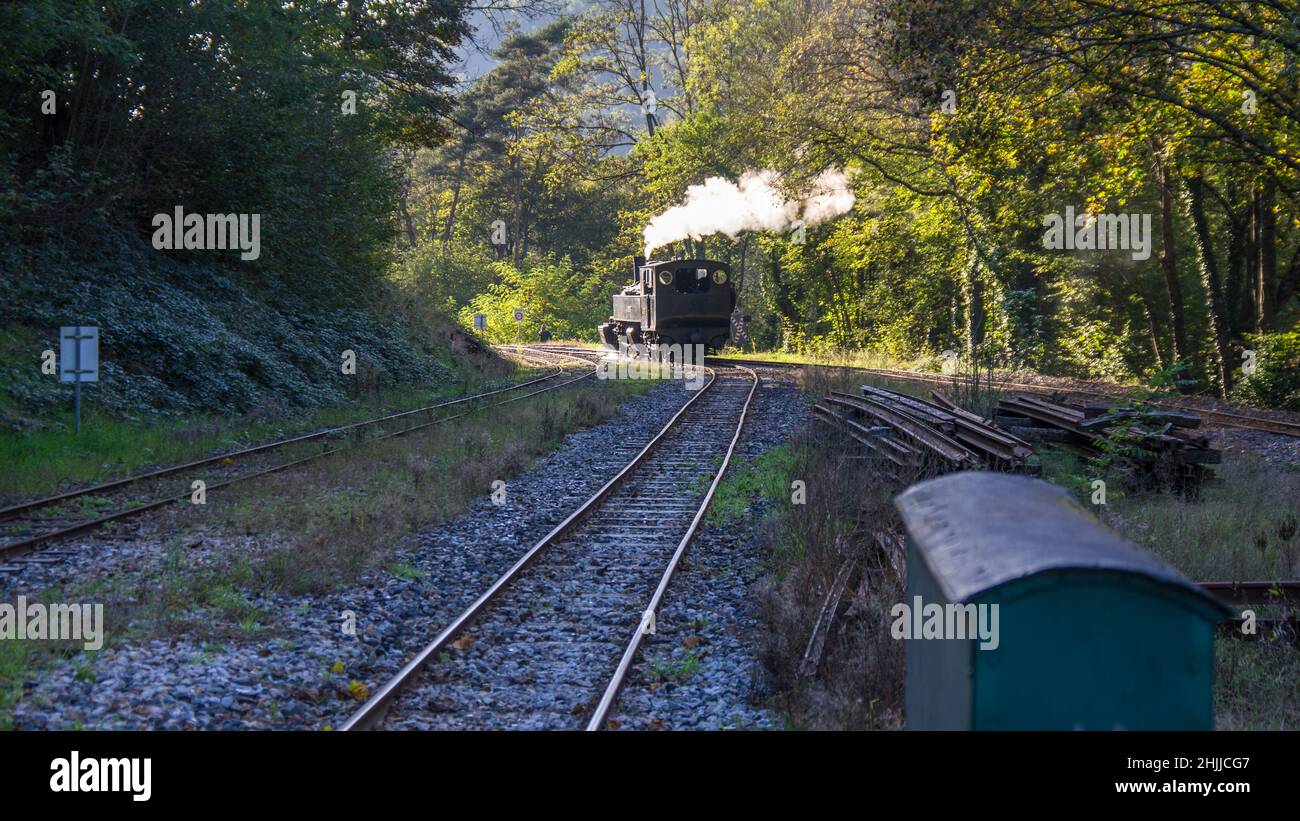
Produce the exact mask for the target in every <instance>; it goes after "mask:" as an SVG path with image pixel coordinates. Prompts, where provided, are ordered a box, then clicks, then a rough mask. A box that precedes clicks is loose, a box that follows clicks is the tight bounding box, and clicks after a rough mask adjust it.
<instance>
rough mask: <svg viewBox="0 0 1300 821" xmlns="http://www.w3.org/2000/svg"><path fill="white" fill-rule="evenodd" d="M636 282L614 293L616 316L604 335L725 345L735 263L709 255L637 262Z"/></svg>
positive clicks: (615, 339)
mask: <svg viewBox="0 0 1300 821" xmlns="http://www.w3.org/2000/svg"><path fill="white" fill-rule="evenodd" d="M632 267H633V275H634V277H635V281H634V282H633V283H632V284H631V285H629V286H627V287H626V288H624V289H623V292H622V293H619V294H615V295H614V315H613V316H611V317H610V318H609V321H608V322H606V323H605V324H603V325H601V326H600V327H599V328H598V330H599V331H600V338H601V340H602V341H603V342H604V343H605V344H606V345H608V346H610V347H611V348H617V347H619V346H620V345H704V346H706V347H708V348H710V349H712V350H718V349H720V348H721V347H722V346H723V345H725V344H727V340H728V339H729V338H730V332H731V324H730V323H731V313H732V311H734V310H735V309H736V289H735V287H734V286H733V285H732V284H731V267H730V266H729V265H727V264H726V263H723V262H714V261H712V260H707V259H674V260H655V261H651V262H646V261H645V258H644V257H637V258H636V260H635V262H634V263H633V266H632Z"/></svg>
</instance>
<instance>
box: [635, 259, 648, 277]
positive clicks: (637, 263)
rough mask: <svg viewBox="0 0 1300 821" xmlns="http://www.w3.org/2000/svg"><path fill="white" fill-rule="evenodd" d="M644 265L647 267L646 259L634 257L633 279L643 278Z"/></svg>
mask: <svg viewBox="0 0 1300 821" xmlns="http://www.w3.org/2000/svg"><path fill="white" fill-rule="evenodd" d="M642 265H645V257H632V279H636V278H637V277H639V276H641V266H642Z"/></svg>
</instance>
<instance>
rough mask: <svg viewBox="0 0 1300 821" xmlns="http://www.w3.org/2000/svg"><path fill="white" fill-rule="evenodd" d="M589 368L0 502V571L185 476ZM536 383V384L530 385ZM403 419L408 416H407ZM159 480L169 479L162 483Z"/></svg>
mask: <svg viewBox="0 0 1300 821" xmlns="http://www.w3.org/2000/svg"><path fill="white" fill-rule="evenodd" d="M511 353H514V354H516V355H519V356H521V357H522V358H525V359H528V360H531V361H532V362H533V363H534V364H537V363H539V361H540V362H544V363H545V364H546V365H547V366H553V365H554V364H555V362H556V360H557V359H567V360H569V361H570V362H571V363H572V362H580V363H582V364H584V365H586V364H588V363H587V360H586V359H584V358H582V357H578V356H573V355H569V354H564V353H561V352H555V351H541V352H529V351H523V352H519V351H512V352H511ZM547 360H549V361H547ZM592 373H594V371H593V372H587V373H584V374H583V375H581V376H578V377H574V378H570V379H561V380H560V381H558V382H556V381H554V380H556V379H559V377H561V376H564V375H565V374H566V371H565V369H564V368H563V367H556V369H555V370H554V371H553V372H551V373H548V374H546V375H544V376H540V377H537V378H534V379H529V380H526V381H524V382H520V383H517V384H514V385H508V386H506V387H504V388H496V389H493V390H489V391H482V392H479V393H476V394H471V395H468V396H462V397H457V398H456V399H449V400H446V401H444V402H438V403H435V404H432V405H427V406H424V407H421V408H415V409H412V410H408V411H401V412H399V413H393V414H387V415H384V416H379V417H375V418H373V419H366V420H362V421H359V422H354V423H351V424H348V425H343V426H340V427H335V428H328V429H325V430H320V431H315V432H313V433H307V434H303V435H300V436H294V437H290V438H287V439H281V440H278V441H275V442H268V443H265V444H262V445H256V446H253V447H249V448H243V449H241V450H237V451H233V452H229V453H223V454H219V455H216V456H211V457H207V458H204V459H199V460H195V461H192V462H187V463H185V464H181V465H173V466H170V467H166V468H162V469H159V470H154V471H149V472H146V473H140V474H136V475H133V476H127V477H124V478H122V479H116V480H113V481H111V482H103V483H100V484H97V485H93V486H90V487H85V488H79V489H77V490H72V491H68V492H65V493H59V494H55V495H51V496H46V497H42V498H39V499H33V500H30V501H26V502H22V503H19V504H15V505H11V506H9V507H6V508H4V509H0V572H12V571H15V570H18V569H20V568H21V564H14V562H15V561H18V562H57V561H59V560H60V559H61V557H62V555H64V554H62V553H60V552H58V551H54V550H49V549H45V550H41V548H43V547H47V546H48V545H50V544H52V543H54V542H57V541H59V540H61V539H65V538H68V537H70V536H75V535H77V534H79V533H85V532H88V531H91V530H94V529H95V528H98V527H100V526H101V525H105V524H108V523H110V522H115V521H119V520H122V519H127V518H130V517H133V516H138V515H140V514H142V513H145V512H147V511H150V510H156V509H158V508H160V507H163V506H164V505H169V504H173V503H176V502H180V501H184V500H186V499H188V498H190V496H191V493H192V492H193V491H192V485H191V480H192V479H196V478H197V479H201V480H202V481H203V482H204V485H205V486H204V492H205V493H206V492H207V491H213V490H219V489H222V488H225V487H229V486H231V485H234V484H237V483H240V482H246V481H249V480H251V479H256V478H259V477H262V476H267V475H269V474H272V473H278V472H280V471H284V470H288V469H291V468H294V467H298V466H300V465H304V464H307V463H309V462H314V461H317V460H320V459H324V458H325V457H327V456H330V455H333V454H335V453H338V452H339V451H341V450H344V449H345V448H348V447H353V446H356V445H358V444H367V443H372V442H379V441H383V440H385V439H391V438H394V437H398V436H405V435H406V434H409V433H413V432H415V431H418V430H423V429H426V428H429V427H432V426H434V425H440V424H443V423H445V422H450V421H452V420H453V419H459V418H462V417H464V416H468V415H469V414H472V413H477V412H479V411H482V410H486V409H488V408H494V407H499V406H501V405H505V404H509V403H511V402H517V401H520V400H522V399H527V398H530V397H533V396H537V395H539V394H542V393H547V392H549V391H553V390H556V389H558V388H562V387H564V386H566V385H570V384H573V383H574V382H578V381H580V380H583V379H588V378H590V377H591V376H592ZM544 383H550V384H544ZM538 385H543V386H542V387H536V386H538ZM530 387H532V388H534V390H530V391H528V392H527V393H524V394H520V395H517V396H511V397H509V398H507V399H503V400H501V401H497V402H491V403H488V404H486V405H481V406H477V405H471V403H477V402H479V401H481V400H484V399H488V398H490V397H494V396H500V395H501V394H508V393H514V392H516V391H520V390H523V389H525V388H530ZM461 405H471V409H469V410H465V411H461V412H459V413H455V414H452V415H444V416H436V417H434V418H432V419H426V420H424V421H419V418H420V416H421V415H428V414H431V413H433V412H436V411H438V410H441V409H444V408H453V407H457V406H461ZM407 422H410V423H411V424H406V423H407ZM394 423H396V424H401V425H403V426H402V427H400V428H398V429H396V430H389V429H387V428H388V426H390V425H392V424H394ZM367 431H369V432H372V434H373V435H369V436H367V437H366V438H364V439H358V440H356V441H354V442H352V443H349V444H336V443H337V442H338V440H339V439H340V438H343V437H346V436H348V435H354V436H360V435H362V434H364V433H365V432H367ZM313 444H320V445H323V447H322V448H321V449H320V450H319V451H315V452H309V453H305V454H304V453H302V450H303V447H304V446H307V447H310V446H311V445H313ZM291 451H292V453H291ZM277 452H279V453H290V458H288V459H285V460H283V461H275V462H273V463H269V464H268V459H267V457H270V456H274V455H275V454H276V453H277ZM163 485H167V486H168V487H167V488H164V487H163ZM37 550H41V552H40V554H39V555H29V554H33V553H34V552H35V551H37Z"/></svg>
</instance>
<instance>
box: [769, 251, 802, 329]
mask: <svg viewBox="0 0 1300 821" xmlns="http://www.w3.org/2000/svg"><path fill="white" fill-rule="evenodd" d="M771 271H772V287H773V290H774V291H775V292H776V308H777V310H778V311H780V312H781V314H782V316H784V317H785V318H786V319H788V320H790V322H791V323H793V324H795V325H801V324H802V323H803V316H802V315H801V312H800V311H799V306H798V305H795V304H794V300H792V299H790V295H789V294H788V293H786V290H785V282H784V281H783V280H782V277H781V260H779V259H777V258H776V256H775V255H773V256H772V269H771Z"/></svg>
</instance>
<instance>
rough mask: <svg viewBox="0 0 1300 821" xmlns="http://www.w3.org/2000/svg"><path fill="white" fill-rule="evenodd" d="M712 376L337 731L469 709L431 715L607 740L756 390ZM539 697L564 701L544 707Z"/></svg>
mask: <svg viewBox="0 0 1300 821" xmlns="http://www.w3.org/2000/svg"><path fill="white" fill-rule="evenodd" d="M588 353H593V354H596V355H599V354H598V352H588ZM704 370H705V373H706V374H707V377H708V381H707V382H706V383H705V384H704V386H703V387H702V388H701V389H700V390H699V391H697V392H696V393H694V395H693V396H692V397H691V398H690V399H689V400H688V401H687V402H686V403H684V404H683V405H682V407H681V408H680V409H679V410H678V411H677V413H676V414H675V415H674V416H673V417H672V418H671V419H670V420H669V421H668V423H667V424H666V425H665V426H664V427H663V428H662V429H661V430H660V431H659V432H658V433H657V434H656V435H655V436H654V438H652V439H650V440H649V442H648V443H647V444H645V445H644V447H642V448H641V449H640V450H639V451H637V452H636V453H635V455H633V456H632V457H631V459H630V460H629V461H628V462H627V463H626V464H625V465H624V466H623V467H622V468H621V469H620V470H619V471H618V473H617V475H615V476H614V477H613V478H612V479H610V480H609V481H608V482H606V483H605V484H604V485H603V486H602V487H601V488H600V489H599V490H597V491H596V493H595V494H594V495H592V496H591V497H590V498H589V499H587V500H586V501H585V502H584V503H582V504H581V505H579V506H578V507H577V508H576V509H575V510H573V511H572V512H571V513H570V514H569V515H568V516H567V517H566V518H565V519H564V520H563V521H562V522H560V523H559V524H558V525H557V526H555V527H554V528H553V529H552V530H551V531H550V532H549V533H547V534H546V535H545V536H543V537H542V538H541V539H540V540H539V541H538V542H537V543H536V544H534V545H532V546H531V547H530V548H529V549H528V550H527V551H526V552H524V553H523V554H522V555H521V556H520V558H519V559H518V560H516V561H515V562H514V564H513V565H511V566H510V568H509V569H508V570H506V571H505V573H504V574H502V575H501V576H500V577H499V578H497V579H496V581H494V582H493V583H492V584H491V585H490V586H489V587H488V588H487V589H486V590H485V591H484V592H483V593H482V594H481V595H479V597H478V598H477V599H476V600H475V601H474V602H473V603H472V604H470V605H469V606H468V607H467V608H466V609H465V610H464V611H463V612H461V613H460V614H459V615H458V616H456V617H455V618H454V619H452V620H451V621H450V622H449V623H448V624H447V625H446V627H444V628H443V629H442V630H441V632H439V633H438V635H437V636H435V637H434V638H433V640H432V641H430V642H429V643H428V644H427V645H426V646H425V647H424V648H423V649H421V650H420V651H419V652H418V653H417V654H416V655H415V656H414V657H413V658H412V659H411V660H410V661H408V662H407V664H406V665H405V666H404V667H402V669H401V670H399V671H398V672H397V674H396V675H395V676H393V677H392V678H391V679H389V680H388V681H387V682H385V683H384V684H383V685H382V686H380V687H379V688H378V689H377V690H375V691H374V693H373V695H372V696H371V697H370V698H369V699H368V700H367V701H366V703H365V704H363V705H362V706H361V707H360V709H358V710H357V711H356V712H355V713H354V714H353V715H352V716H351V717H350V718H349V719H348V720H347V721H346V722H345V723H344V724H343V725H342V726H341V728H340V729H343V730H358V729H373V728H376V727H380V726H393V725H394V724H399V725H400V724H403V723H407V722H410V721H411V720H412V716H424V715H428V714H430V707H429V705H430V703H445V702H447V701H453V702H457V703H458V704H461V705H470V706H469V707H468V708H467V709H456V710H451V711H439V710H437V708H436V707H435V708H434V712H435V713H436V715H435V717H434V719H432V722H433V724H435V725H436V726H437V727H438V728H444V725H445V728H451V727H453V726H461V727H468V726H474V727H494V728H518V727H522V726H534V725H536V726H538V727H545V728H551V729H557V728H563V729H578V728H580V727H584V726H585V727H586V728H587V729H589V730H594V729H600V728H602V727H603V726H604V721H605V717H606V715H607V713H608V711H609V709H610V708H611V707H612V706H613V704H614V702H615V699H616V697H617V694H618V691H619V688H620V686H621V685H622V682H623V679H624V677H625V676H626V674H627V671H628V669H629V668H630V666H631V663H632V661H633V659H634V658H635V657H636V654H637V650H638V647H639V645H640V641H641V637H642V636H643V635H644V634H645V633H646V632H648V631H652V630H653V629H655V614H656V613H657V612H658V608H659V605H660V603H661V602H662V600H663V598H664V596H665V594H666V591H667V589H668V585H669V582H670V581H671V579H672V577H673V573H674V571H675V570H676V569H677V567H678V565H679V564H680V562H681V560H682V557H683V556H684V554H685V552H686V550H687V547H688V546H689V544H690V542H691V540H692V538H693V537H694V535H695V532H696V529H697V528H698V526H699V523H700V521H701V520H702V518H703V516H704V513H705V511H706V510H707V508H708V505H709V502H710V501H711V500H712V497H713V494H714V491H715V490H716V488H717V486H718V484H719V482H720V481H721V479H722V477H723V475H724V474H725V472H726V470H727V467H728V465H729V464H730V460H731V456H732V453H733V452H734V450H735V446H736V443H737V441H738V440H739V438H740V434H741V431H742V429H743V427H744V423H745V419H746V415H747V413H748V410H749V406H750V403H751V401H752V399H753V396H754V391H755V389H756V388H757V387H758V382H759V379H758V376H757V374H755V373H754V371H752V370H750V369H749V368H744V367H735V366H733V367H728V368H726V369H720V370H719V371H715V370H713V369H708V368H706V369H704ZM471 629H472V632H470V631H471ZM452 649H454V650H455V651H456V653H455V656H452V655H450V651H451V650H452ZM620 650H621V652H620ZM506 671H510V672H508V673H507V672H506ZM543 693H550V694H552V695H553V696H554V698H555V699H556V701H554V702H552V703H551V704H550V705H549V706H547V705H544V704H538V703H537V699H538V698H540V697H541V696H540V695H539V694H543ZM556 705H559V706H556Z"/></svg>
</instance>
